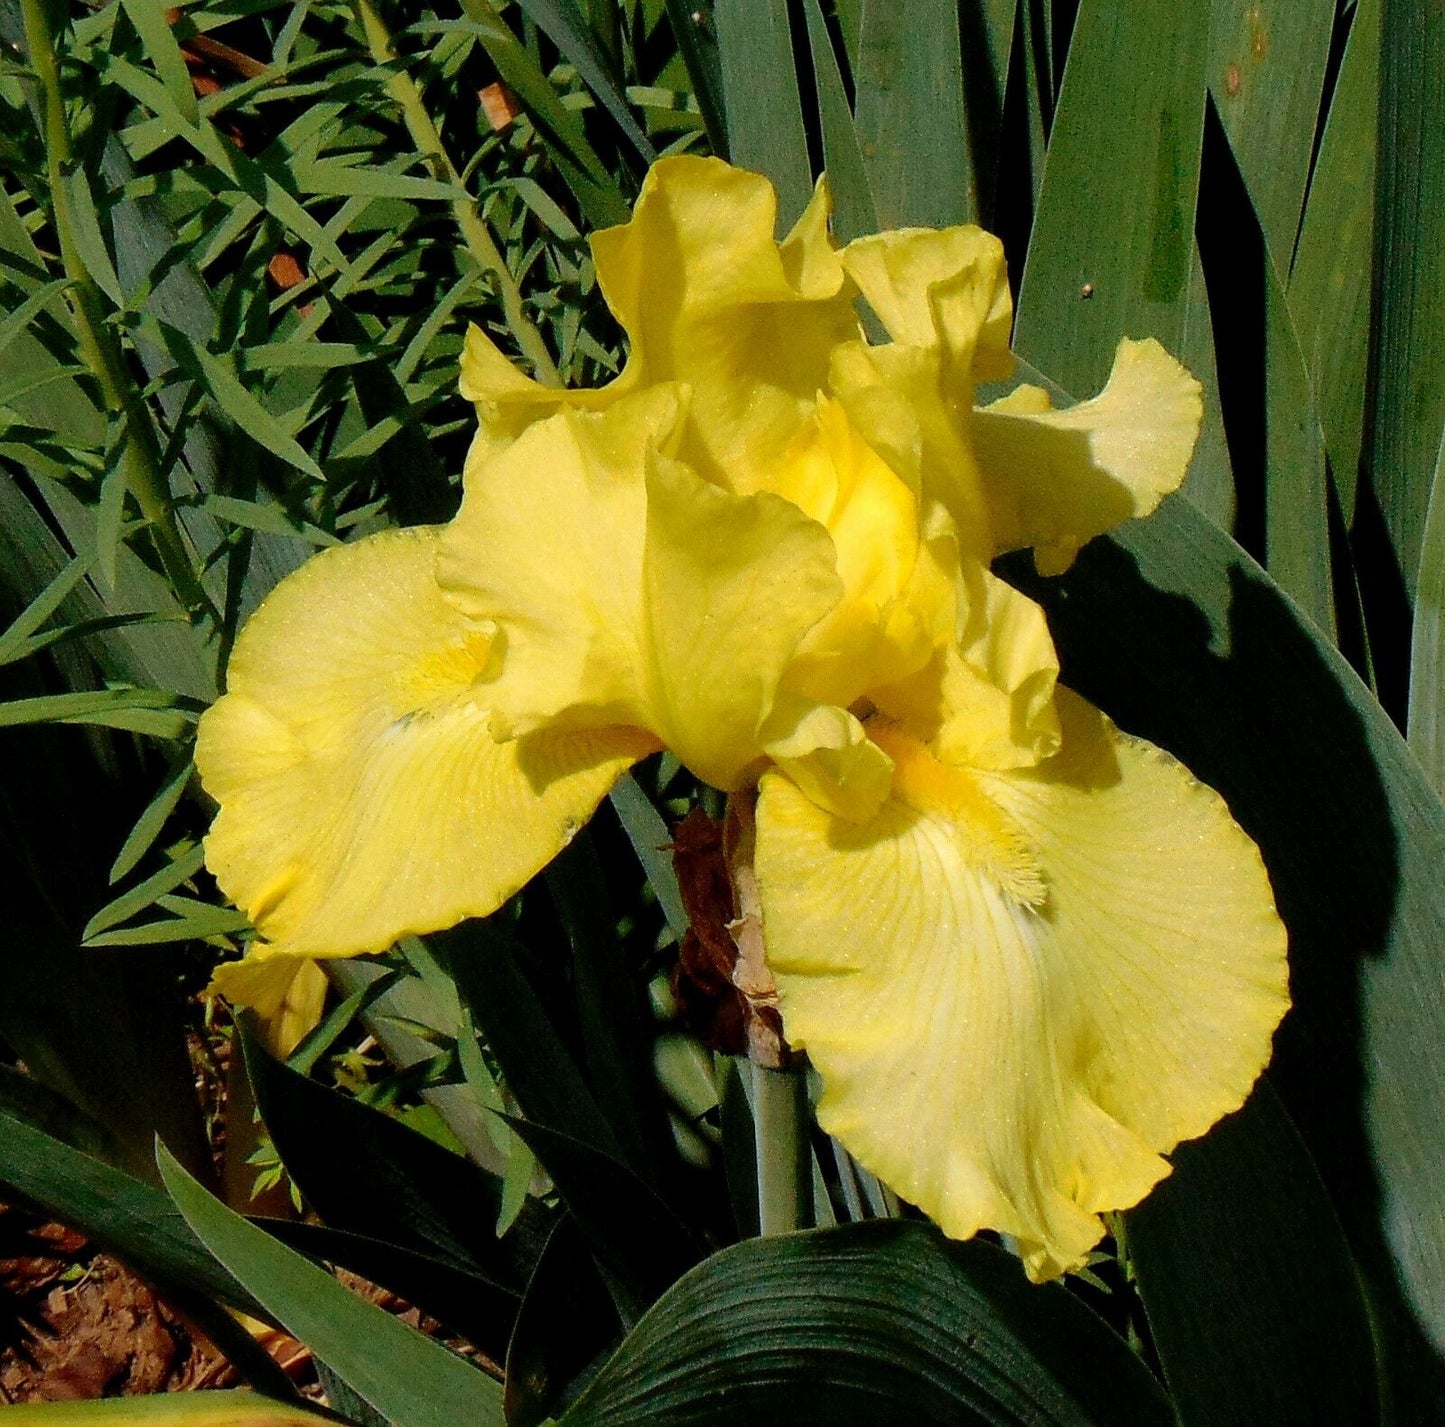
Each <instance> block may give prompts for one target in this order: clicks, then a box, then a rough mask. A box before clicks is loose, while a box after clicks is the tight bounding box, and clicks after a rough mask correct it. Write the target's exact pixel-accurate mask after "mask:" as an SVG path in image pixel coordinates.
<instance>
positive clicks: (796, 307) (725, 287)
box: [462, 155, 858, 494]
mask: <svg viewBox="0 0 1445 1427" xmlns="http://www.w3.org/2000/svg"><path fill="white" fill-rule="evenodd" d="M827 218H828V195H827V191H826V189H825V188H823V187H822V186H821V185H820V187H819V189H818V191H817V192H816V193H815V194H814V196H813V200H812V202H811V203H810V204H809V205H808V208H807V210H806V211H805V212H804V214H803V216H802V217H801V218H800V219H799V220H798V223H797V225H796V226H795V227H794V229H793V231H792V233H791V234H789V235H788V237H787V238H786V239H785V240H784V241H783V242H782V243H781V244H780V243H778V241H777V239H776V237H775V236H774V230H775V225H776V221H777V199H776V196H775V194H774V192H773V187H772V185H771V184H770V183H769V182H768V181H767V179H765V178H763V177H761V176H760V175H758V174H754V173H748V172H746V171H744V170H742V169H736V168H732V167H730V166H729V165H727V164H725V163H723V162H721V161H720V160H717V159H705V158H696V157H692V156H689V155H681V156H676V157H672V158H666V159H662V160H660V161H659V162H658V163H656V164H654V165H653V167H652V168H651V169H650V170H649V172H648V175H647V178H646V179H645V180H644V182H643V185H642V192H641V193H640V194H639V195H638V199H637V206H636V209H635V211H634V213H633V216H632V221H631V222H629V223H625V224H623V225H621V226H620V227H617V228H608V229H605V230H604V231H602V232H600V233H596V234H594V235H593V238H592V251H593V255H594V258H595V260H596V264H597V281H598V284H599V286H600V287H601V289H602V294H603V296H604V297H605V298H606V299H607V305H608V306H609V307H610V308H611V309H612V312H613V313H614V315H615V316H616V317H617V320H618V321H619V322H620V323H621V324H622V327H623V329H624V330H625V331H626V333H627V336H628V339H629V343H630V350H629V355H628V359H627V366H626V367H625V369H624V370H623V372H622V375H621V376H620V377H618V379H617V380H616V381H615V382H613V383H611V384H610V385H609V386H606V387H603V388H600V389H598V390H593V391H586V390H573V391H566V392H563V391H558V390H555V389H552V388H548V387H543V386H539V385H538V384H536V383H534V382H531V381H529V380H528V379H527V378H525V377H523V376H522V375H521V374H520V373H518V372H517V371H516V369H515V368H514V367H512V365H511V363H510V362H508V361H507V360H506V358H505V357H503V356H502V355H501V353H500V352H498V351H497V350H496V348H495V347H494V346H493V345H492V343H491V341H490V340H489V339H488V338H487V337H485V336H484V335H483V334H482V333H481V332H479V331H477V330H475V329H473V331H472V333H471V334H470V335H469V337H468V340H467V348H466V353H465V355H464V357H463V361H462V391H463V394H464V395H465V396H467V397H468V398H469V399H470V400H472V401H474V402H476V403H477V414H478V417H479V419H480V422H481V432H480V434H479V436H478V438H477V447H476V453H475V455H474V457H473V459H474V460H475V461H477V462H481V461H484V460H487V459H490V457H491V456H493V455H495V454H496V452H497V450H498V449H500V448H501V447H502V446H504V445H505V444H507V443H508V442H510V441H511V440H514V439H515V438H516V436H517V435H518V434H519V433H520V431H521V430H522V429H524V428H525V427H526V426H527V425H528V424H530V423H531V422H532V421H535V420H538V419H541V418H543V417H546V416H549V415H551V414H553V413H554V412H556V411H557V410H559V409H560V408H561V407H562V406H563V405H566V406H569V407H572V408H578V407H581V408H585V409H590V410H596V409H599V408H600V407H601V406H605V405H610V404H611V403H612V402H614V401H617V400H619V399H621V398H622V397H624V396H629V395H632V394H633V393H635V392H637V391H639V390H641V389H642V388H643V387H645V386H649V385H651V384H653V383H658V382H681V383H683V384H685V385H686V386H688V387H690V388H691V390H692V406H691V414H690V420H689V422H688V427H687V431H686V434H685V439H684V444H683V446H682V448H681V450H680V451H679V453H678V454H679V455H680V456H681V457H682V458H683V459H685V460H686V461H687V462H688V463H689V464H690V465H692V466H693V467H694V468H695V469H696V470H697V471H698V472H699V473H700V474H702V475H703V476H704V477H706V478H707V479H708V480H710V481H713V482H715V483H716V484H718V485H721V486H724V487H726V488H727V489H730V490H734V491H739V492H742V493H745V494H746V493H750V492H753V491H757V490H761V489H766V488H767V482H768V478H769V476H770V475H771V473H772V472H773V470H774V469H775V468H776V466H777V463H778V462H779V460H780V459H781V458H782V456H783V453H784V452H785V451H786V450H787V448H788V446H789V445H790V444H791V443H792V441H793V438H794V436H795V435H796V434H797V432H798V430H799V428H800V426H801V425H802V424H803V422H804V421H805V420H806V418H807V417H808V415H809V414H810V413H811V411H812V407H813V402H814V399H815V397H816V395H817V393H818V391H819V389H820V388H822V387H823V386H824V384H825V382H826V380H827V374H828V362H829V356H830V354H831V352H832V350H833V348H834V347H835V346H837V344H838V343H839V342H842V341H846V340H847V339H848V338H850V337H854V336H856V335H857V332H858V320H857V316H856V314H855V313H854V311H853V288H852V286H851V284H850V283H849V282H848V281H847V278H846V275H845V274H844V271H843V265H842V262H841V260H840V259H839V257H838V255H837V253H836V252H835V251H834V249H833V246H832V244H831V242H830V241H829V238H828V232H827Z"/></svg>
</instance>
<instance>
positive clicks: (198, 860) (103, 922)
mask: <svg viewBox="0 0 1445 1427" xmlns="http://www.w3.org/2000/svg"><path fill="white" fill-rule="evenodd" d="M185 768H186V771H187V772H189V770H190V761H189V760H187V761H186V764H185ZM147 811H149V809H147ZM204 865H205V849H204V848H203V847H201V845H200V844H199V843H197V844H196V846H195V847H193V848H191V849H190V851H189V852H185V853H182V854H181V855H180V856H179V857H177V858H176V859H175V860H174V861H173V862H169V863H167V864H166V865H165V866H164V867H162V868H161V869H160V870H159V871H158V872H153V873H152V874H151V875H150V876H149V877H147V878H146V879H145V881H144V882H139V883H137V884H136V885H135V886H134V887H131V888H129V889H127V890H126V891H124V892H122V893H121V894H120V896H118V897H117V898H116V899H115V900H114V901H113V902H108V903H107V904H106V905H105V906H103V907H102V908H101V909H100V910H99V911H98V912H97V913H96V914H95V915H94V916H93V917H91V919H90V920H89V921H88V922H87V923H86V924H85V930H84V931H83V932H81V937H82V939H85V938H88V937H92V936H94V935H95V934H96V933H97V932H103V931H106V930H107V929H109V928H110V927H113V926H118V925H119V924H120V923H121V922H123V921H125V920H126V918H127V917H133V916H134V915H135V914H136V913H137V912H139V911H141V910H143V909H144V908H146V907H149V906H152V905H153V904H154V903H155V901H156V898H158V897H159V896H160V895H161V894H162V893H164V892H169V891H171V890H172V888H175V887H179V886H180V885H181V883H183V882H189V881H190V879H191V878H192V877H194V876H195V875H196V873H197V872H199V871H200V870H201V868H202V867H203V866H204Z"/></svg>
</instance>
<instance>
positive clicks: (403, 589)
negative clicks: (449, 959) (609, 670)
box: [196, 528, 654, 964]
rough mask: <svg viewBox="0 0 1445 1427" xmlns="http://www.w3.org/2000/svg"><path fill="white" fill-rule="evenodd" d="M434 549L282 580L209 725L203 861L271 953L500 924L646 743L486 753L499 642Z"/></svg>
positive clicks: (311, 569) (322, 566)
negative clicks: (464, 600)
mask: <svg viewBox="0 0 1445 1427" xmlns="http://www.w3.org/2000/svg"><path fill="white" fill-rule="evenodd" d="M437 540H438V532H437V531H436V530H435V529H431V528H425V529H408V530H395V531H389V532H387V533H385V534H382V535H376V536H372V537H371V538H369V539H367V540H362V541H358V542H356V543H355V544H353V545H345V546H339V547H337V548H335V549H332V550H327V551H324V552H323V553H322V554H320V555H317V556H316V557H315V558H313V559H312V560H310V561H309V562H308V563H307V564H305V565H303V566H302V567H301V569H299V570H298V571H296V573H295V574H293V575H291V576H290V577H288V578H287V579H286V580H283V581H282V583H281V584H280V585H278V586H277V587H276V589H275V590H274V591H272V593H271V594H270V596H268V598H267V599H266V601H265V602H264V603H263V605H262V606H261V608H260V609H259V610H258V611H257V612H256V613H255V614H254V615H253V616H252V617H251V619H250V621H249V622H248V623H247V625H246V626H245V628H244V629H243V630H242V632H241V636H240V638H239V639H238V640H237V641H236V647H235V650H234V652H233V654H232V657H231V663H230V668H229V673H228V683H229V691H228V692H227V693H226V694H225V696H224V697H223V698H221V699H220V700H219V701H218V702H217V703H216V704H215V705H214V706H213V707H212V708H211V709H210V710H209V711H208V712H207V713H206V714H205V716H204V717H203V718H202V720H201V725H200V731H199V737H198V741H197V747H196V765H197V767H198V768H199V770H200V773H201V778H202V781H203V783H204V784H205V787H206V790H207V791H208V792H209V793H210V794H211V796H212V797H214V798H215V799H216V801H217V802H218V803H219V804H220V812H219V813H218V814H217V816H216V820H215V823H214V825H213V827H212V829H211V833H210V836H209V837H208V838H207V841H206V861H207V865H208V866H209V867H210V868H211V870H212V872H213V873H214V874H215V876H216V880H217V881H218V882H219V883H220V885H221V888H222V890H223V891H224V892H225V893H226V895H227V896H229V897H230V898H231V899H232V900H233V901H234V902H235V903H236V905H237V906H238V907H240V908H241V909H242V910H243V911H244V912H245V913H246V914H247V915H248V916H249V917H250V918H251V920H252V921H253V922H254V923H255V925H256V927H257V929H258V930H259V931H260V933H261V935H262V937H263V938H264V940H265V941H266V942H267V943H270V944H271V945H272V946H274V947H276V948H278V949H279V950H282V951H285V952H288V953H292V954H295V955H305V956H346V955H352V954H355V953H358V952H367V951H380V950H383V949H385V948H386V947H387V946H389V945H390V944H391V943H392V942H393V941H395V940H396V938H397V937H399V936H401V935H402V934H404V933H407V932H420V931H432V930H435V929H438V928H441V927H445V926H450V925H452V924H453V923H455V922H457V921H460V920H461V919H462V918H464V917H468V916H480V915H484V914H485V913H487V912H490V911H492V910H494V909H495V908H496V907H497V906H499V905H500V904H501V903H502V902H503V901H504V900H505V899H506V898H507V897H509V896H510V895H511V894H512V893H513V892H515V891H516V890H517V889H518V888H519V887H521V886H522V884H523V883H525V882H526V881H527V880H528V879H529V878H530V877H531V876H532V875H533V874H534V873H535V872H536V871H537V870H538V869H539V868H541V867H542V866H543V865H545V864H546V863H547V862H548V861H550V860H551V858H552V857H553V856H555V855H556V853H557V852H558V851H559V850H560V849H561V848H562V847H563V846H564V845H565V844H566V842H567V841H568V839H569V838H570V837H571V836H572V835H573V833H574V832H575V831H576V830H577V828H578V827H580V826H581V824H582V823H583V822H584V821H585V820H586V819H587V818H588V817H589V816H590V814H591V812H592V810H593V808H594V807H595V806H596V804H597V802H598V801H599V799H601V798H602V797H603V795H604V794H605V793H606V792H607V790H608V788H610V787H611V785H612V784H613V782H615V781H616V779H617V778H618V776H620V774H621V773H622V771H623V770H624V769H625V768H626V767H627V766H628V765H629V764H630V763H631V762H633V761H634V760H635V759H636V758H638V757H640V756H642V755H643V754H645V753H646V752H649V751H650V750H651V748H652V747H653V746H654V745H653V743H652V741H651V740H648V739H645V738H643V737H641V736H640V735H638V734H637V733H636V732H635V731H632V730H616V729H613V730H598V731H596V732H592V733H587V734H561V733H552V732H543V733H539V734H538V735H536V736H535V737H534V738H532V739H529V740H524V741H523V742H522V743H518V744H509V745H505V746H499V745H498V744H497V743H495V742H494V741H493V739H492V737H491V735H490V733H489V732H488V728H487V723H488V699H489V696H490V694H491V692H492V691H493V690H494V689H495V688H497V687H498V684H497V683H496V682H492V681H493V680H494V678H495V671H496V664H497V656H498V650H497V648H496V642H495V640H494V638H493V631H492V630H491V629H490V628H489V627H488V626H486V625H484V624H480V623H478V622H477V621H475V620H471V619H469V618H467V617H466V616H465V615H464V614H463V613H461V612H460V611H459V610H457V609H456V608H454V607H453V606H452V605H450V604H448V603H447V601H446V600H445V599H443V597H442V595H441V592H440V590H439V588H438V586H437V584H436V581H435V578H434V569H435V560H436V549H437ZM243 964H244V963H243Z"/></svg>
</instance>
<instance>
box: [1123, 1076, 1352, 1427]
mask: <svg viewBox="0 0 1445 1427" xmlns="http://www.w3.org/2000/svg"><path fill="white" fill-rule="evenodd" d="M1173 1158H1174V1170H1173V1173H1172V1174H1171V1175H1170V1176H1169V1178H1168V1179H1166V1180H1165V1181H1164V1183H1163V1184H1161V1185H1160V1186H1159V1187H1158V1188H1157V1189H1156V1190H1155V1191H1154V1192H1153V1193H1152V1194H1150V1196H1149V1197H1148V1199H1146V1200H1145V1201H1144V1203H1143V1204H1142V1205H1140V1206H1139V1208H1137V1209H1135V1210H1133V1211H1132V1212H1131V1213H1130V1214H1129V1215H1128V1216H1127V1220H1126V1223H1127V1227H1128V1240H1127V1242H1128V1248H1129V1258H1130V1262H1131V1263H1132V1264H1133V1267H1134V1272H1135V1274H1136V1276H1137V1278H1138V1283H1139V1291H1140V1293H1141V1295H1142V1296H1143V1299H1144V1306H1145V1309H1146V1310H1147V1312H1148V1315H1149V1328H1150V1332H1151V1335H1152V1336H1153V1339H1154V1345H1155V1347H1156V1348H1157V1349H1158V1351H1159V1356H1160V1359H1161V1360H1162V1362H1163V1364H1164V1371H1165V1374H1166V1376H1167V1378H1168V1380H1169V1386H1170V1389H1171V1391H1172V1393H1173V1396H1174V1402H1175V1406H1176V1407H1177V1408H1178V1410H1179V1418H1180V1422H1181V1423H1182V1424H1183V1427H1215V1424H1217V1423H1221V1422H1251V1421H1253V1422H1269V1423H1271V1424H1274V1425H1275V1427H1288V1424H1291V1423H1295V1424H1298V1427H1313V1425H1314V1424H1318V1423H1322V1422H1340V1423H1350V1424H1351V1427H1370V1424H1372V1423H1375V1422H1378V1421H1379V1404H1380V1384H1379V1382H1378V1381H1377V1380H1376V1363H1375V1348H1374V1343H1373V1340H1372V1338H1371V1334H1370V1319H1369V1312H1368V1309H1367V1307H1366V1304H1365V1298H1364V1294H1363V1293H1362V1291H1361V1285H1360V1280H1359V1274H1358V1271H1357V1269H1356V1267H1355V1263H1354V1259H1353V1256H1352V1255H1351V1253H1350V1250H1349V1246H1348V1244H1347V1243H1346V1242H1345V1236H1344V1232H1343V1230H1342V1229H1341V1228H1340V1224H1339V1220H1338V1218H1337V1217H1336V1216H1335V1211H1334V1208H1333V1206H1332V1205H1331V1204H1330V1200H1329V1195H1328V1194H1327V1193H1326V1192H1325V1186H1324V1184H1323V1183H1322V1182H1321V1181H1320V1177H1319V1172H1318V1171H1317V1170H1316V1169H1315V1167H1314V1163H1313V1161H1312V1160H1311V1159H1310V1156H1309V1152H1308V1150H1306V1149H1305V1146H1304V1143H1303V1142H1302V1141H1301V1139H1300V1138H1299V1133H1298V1131H1297V1130H1296V1129H1295V1128H1294V1126H1293V1124H1291V1123H1290V1119H1289V1116H1288V1114H1286V1112H1285V1110H1284V1108H1283V1106H1281V1105H1280V1103H1279V1100H1278V1097H1277V1096H1276V1095H1275V1094H1274V1091H1273V1090H1272V1088H1271V1087H1270V1085H1269V1082H1268V1081H1261V1082H1260V1084H1259V1085H1258V1086H1256V1087H1255V1091H1254V1094H1253V1096H1251V1098H1250V1100H1249V1103H1248V1104H1247V1105H1246V1106H1245V1107H1244V1109H1243V1110H1241V1111H1240V1112H1239V1113H1238V1114H1237V1115H1234V1116H1231V1117H1230V1118H1229V1119H1228V1120H1226V1121H1225V1122H1224V1123H1223V1124H1221V1125H1220V1126H1219V1127H1218V1128H1217V1129H1215V1130H1214V1131H1213V1132H1211V1134H1210V1135H1209V1136H1208V1137H1206V1138H1205V1139H1204V1140H1201V1141H1196V1142H1195V1143H1193V1144H1188V1145H1183V1146H1181V1147H1180V1149H1179V1150H1178V1151H1177V1152H1176V1153H1175V1155H1174V1157H1173ZM1204 1303H1211V1304H1221V1303H1228V1304H1229V1305H1230V1311H1229V1312H1225V1313H1219V1312H1211V1313H1201V1312H1200V1305H1201V1304H1204Z"/></svg>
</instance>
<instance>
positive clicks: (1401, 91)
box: [1366, 0, 1445, 601]
mask: <svg viewBox="0 0 1445 1427" xmlns="http://www.w3.org/2000/svg"><path fill="white" fill-rule="evenodd" d="M1380 13H1381V19H1382V25H1383V29H1382V45H1383V49H1382V53H1381V65H1380V134H1381V135H1382V136H1384V140H1385V141H1384V142H1383V143H1382V144H1381V146H1380V162H1379V171H1378V182H1379V196H1378V203H1379V209H1378V220H1377V221H1378V228H1377V234H1378V247H1377V248H1376V293H1377V294H1378V296H1377V299H1376V306H1375V339H1374V342H1373V345H1372V347H1371V365H1370V375H1369V389H1370V391H1371V393H1372V403H1373V404H1372V409H1371V413H1370V419H1369V421H1368V422H1367V423H1366V426H1367V432H1368V436H1367V440H1368V446H1367V451H1366V468H1367V470H1368V472H1369V478H1370V484H1371V487H1372V490H1373V493H1374V497H1375V499H1376V500H1378V502H1379V505H1380V509H1381V512H1382V513H1383V515H1384V522H1385V529H1386V531H1387V532H1388V534H1389V538H1390V541H1391V544H1392V546H1393V548H1394V554H1395V560H1396V563H1397V566H1398V569H1397V571H1396V574H1397V575H1398V578H1399V581H1400V583H1401V584H1403V587H1404V589H1405V591H1406V593H1407V595H1408V596H1409V597H1410V598H1411V600H1412V601H1413V598H1414V594H1415V588H1416V585H1417V583H1418V581H1419V575H1420V551H1421V547H1422V544H1423V541H1424V530H1425V514H1426V508H1427V506H1428V505H1429V502H1430V482H1431V476H1432V474H1433V472H1434V468H1435V453H1436V450H1437V448H1438V443H1439V440H1440V429H1441V427H1442V426H1445V242H1442V241H1441V234H1442V233H1445V9H1442V8H1441V7H1440V6H1438V5H1424V6H1420V5H1415V4H1412V3H1410V0H1381V3H1380Z"/></svg>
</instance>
